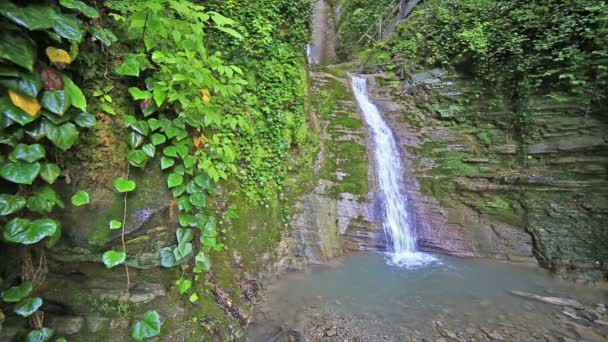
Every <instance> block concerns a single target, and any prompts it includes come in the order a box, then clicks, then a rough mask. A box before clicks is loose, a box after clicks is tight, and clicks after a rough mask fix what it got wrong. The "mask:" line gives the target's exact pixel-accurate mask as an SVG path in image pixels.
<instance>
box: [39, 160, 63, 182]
mask: <svg viewBox="0 0 608 342" xmlns="http://www.w3.org/2000/svg"><path fill="white" fill-rule="evenodd" d="M60 174H61V169H59V166H57V165H55V164H42V167H41V168H40V178H42V179H44V181H45V182H47V183H49V184H53V183H55V181H56V180H57V178H58V177H59V175H60Z"/></svg>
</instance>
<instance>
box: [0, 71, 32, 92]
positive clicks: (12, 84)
mask: <svg viewBox="0 0 608 342" xmlns="http://www.w3.org/2000/svg"><path fill="white" fill-rule="evenodd" d="M0 85H3V86H4V87H6V88H8V89H10V90H13V91H16V92H18V93H21V94H23V95H27V96H31V97H36V95H38V92H39V91H40V89H42V77H40V74H39V73H37V72H30V73H23V74H20V75H19V76H18V77H17V78H2V79H0Z"/></svg>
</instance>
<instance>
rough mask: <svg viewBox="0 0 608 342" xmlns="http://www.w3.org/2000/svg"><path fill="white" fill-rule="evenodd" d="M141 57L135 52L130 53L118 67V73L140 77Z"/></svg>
mask: <svg viewBox="0 0 608 342" xmlns="http://www.w3.org/2000/svg"><path fill="white" fill-rule="evenodd" d="M140 59H141V57H139V56H138V55H135V54H128V55H127V56H126V57H125V60H124V61H123V62H122V64H121V65H120V66H119V67H118V68H116V70H115V71H116V73H117V74H119V75H122V76H135V77H139V72H140V70H141V67H142V66H141V63H140Z"/></svg>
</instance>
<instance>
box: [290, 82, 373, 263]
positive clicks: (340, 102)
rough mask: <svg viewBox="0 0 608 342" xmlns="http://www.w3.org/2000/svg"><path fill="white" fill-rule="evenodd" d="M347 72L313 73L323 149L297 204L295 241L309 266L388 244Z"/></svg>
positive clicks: (293, 224) (293, 225) (292, 236)
mask: <svg viewBox="0 0 608 342" xmlns="http://www.w3.org/2000/svg"><path fill="white" fill-rule="evenodd" d="M348 82H349V80H348V78H347V76H346V74H343V75H339V76H333V75H330V74H326V73H314V74H313V84H312V89H313V93H314V94H316V99H315V100H314V102H313V112H312V115H313V116H314V119H312V120H311V121H313V122H317V123H318V126H317V130H318V131H319V135H320V136H319V146H320V148H319V153H318V155H317V156H315V163H314V166H313V167H312V170H311V175H310V177H309V178H308V179H309V182H308V183H307V184H305V185H303V186H302V189H301V191H302V195H300V196H299V197H298V198H297V200H296V201H295V202H294V204H293V208H294V214H293V216H292V219H291V222H290V227H291V229H290V230H289V231H290V239H292V240H293V241H294V242H295V245H297V246H298V247H297V249H298V251H297V252H296V253H295V254H296V255H298V256H299V257H300V260H301V263H300V265H303V264H318V263H325V262H327V261H329V260H330V259H332V258H334V257H337V256H340V255H342V254H343V253H344V252H345V251H348V250H352V251H366V250H378V249H383V248H384V236H383V233H382V231H381V226H380V220H379V219H378V217H377V216H378V215H377V214H376V212H377V210H375V208H374V203H375V202H374V201H373V198H374V188H375V185H374V181H373V180H374V176H373V174H372V172H373V170H372V169H371V168H368V165H369V160H368V159H369V154H368V151H367V147H368V141H367V139H368V137H367V133H366V130H365V129H364V126H363V125H364V124H363V121H362V119H361V114H360V113H359V109H358V107H357V104H356V102H355V100H354V98H353V96H352V93H351V90H350V85H349V83H348Z"/></svg>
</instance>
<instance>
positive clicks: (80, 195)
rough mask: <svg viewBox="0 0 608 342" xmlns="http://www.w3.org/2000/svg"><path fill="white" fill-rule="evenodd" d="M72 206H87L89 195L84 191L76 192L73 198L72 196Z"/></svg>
mask: <svg viewBox="0 0 608 342" xmlns="http://www.w3.org/2000/svg"><path fill="white" fill-rule="evenodd" d="M72 204H73V205H75V206H77V207H80V206H82V205H85V204H89V193H88V192H86V191H82V190H80V191H78V192H77V193H76V194H74V196H72Z"/></svg>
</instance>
